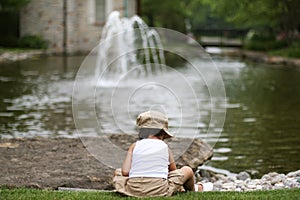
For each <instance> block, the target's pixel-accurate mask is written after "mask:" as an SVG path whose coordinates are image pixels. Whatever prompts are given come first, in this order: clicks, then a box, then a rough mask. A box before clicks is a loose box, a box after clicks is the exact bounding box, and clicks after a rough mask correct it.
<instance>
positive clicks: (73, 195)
mask: <svg viewBox="0 0 300 200" xmlns="http://www.w3.org/2000/svg"><path fill="white" fill-rule="evenodd" d="M0 199H14V200H21V199H30V200H34V199H65V200H68V199H70V200H71V199H72V200H73V199H87V200H88V199H101V200H102V199H110V200H114V199H126V200H127V199H137V198H133V197H123V196H121V195H119V194H116V193H110V192H73V191H54V190H36V189H24V188H22V189H7V188H2V189H0ZM143 199H154V200H160V199H178V200H181V199H203V200H205V199H209V200H231V199H251V200H252V199H254V200H255V199H276V200H277V199H282V200H285V199H295V200H297V199H300V189H285V190H269V191H253V192H207V193H196V192H187V193H181V194H177V195H175V196H172V197H154V198H143Z"/></svg>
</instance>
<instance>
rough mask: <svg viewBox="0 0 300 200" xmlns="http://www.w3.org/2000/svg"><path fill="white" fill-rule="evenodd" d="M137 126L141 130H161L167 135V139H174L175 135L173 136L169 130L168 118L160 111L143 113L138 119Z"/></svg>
mask: <svg viewBox="0 0 300 200" xmlns="http://www.w3.org/2000/svg"><path fill="white" fill-rule="evenodd" d="M136 125H137V127H138V128H139V129H141V128H156V129H161V130H163V131H164V132H165V133H166V136H167V137H166V138H170V137H173V134H171V133H170V132H169V130H168V117H167V116H166V115H165V114H163V113H161V112H159V111H155V110H149V111H147V112H143V113H141V114H140V115H139V116H138V117H137V119H136Z"/></svg>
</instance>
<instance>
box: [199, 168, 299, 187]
mask: <svg viewBox="0 0 300 200" xmlns="http://www.w3.org/2000/svg"><path fill="white" fill-rule="evenodd" d="M204 180H206V181H211V182H213V184H214V189H213V190H214V191H239V192H241V191H255V190H275V189H292V188H300V170H298V171H294V172H290V173H288V174H279V173H277V172H270V173H268V174H265V175H263V176H262V177H261V178H260V179H251V177H250V175H249V174H248V173H247V172H241V173H239V174H237V175H232V176H226V175H223V174H214V175H213V176H212V177H210V178H204Z"/></svg>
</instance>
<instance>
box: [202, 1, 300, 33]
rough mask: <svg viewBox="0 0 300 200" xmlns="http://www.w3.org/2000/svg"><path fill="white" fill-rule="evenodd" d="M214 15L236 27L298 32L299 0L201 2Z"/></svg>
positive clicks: (299, 26)
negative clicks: (210, 9)
mask: <svg viewBox="0 0 300 200" xmlns="http://www.w3.org/2000/svg"><path fill="white" fill-rule="evenodd" d="M203 2H204V3H206V4H208V5H210V6H211V8H212V9H213V11H214V12H215V14H216V15H218V16H222V17H224V18H225V19H226V20H227V21H229V22H233V23H235V24H237V25H238V26H247V27H252V28H256V29H269V30H271V31H275V32H280V31H294V30H300V9H299V8H300V1H299V0H251V1H249V0H203Z"/></svg>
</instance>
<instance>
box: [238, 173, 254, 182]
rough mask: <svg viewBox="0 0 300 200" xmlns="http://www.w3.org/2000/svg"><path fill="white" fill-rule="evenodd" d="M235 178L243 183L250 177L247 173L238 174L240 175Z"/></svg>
mask: <svg viewBox="0 0 300 200" xmlns="http://www.w3.org/2000/svg"><path fill="white" fill-rule="evenodd" d="M236 178H237V179H238V180H243V181H245V180H247V179H250V178H251V177H250V175H249V174H248V173H247V172H240V173H239V174H238V175H237V176H236Z"/></svg>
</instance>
